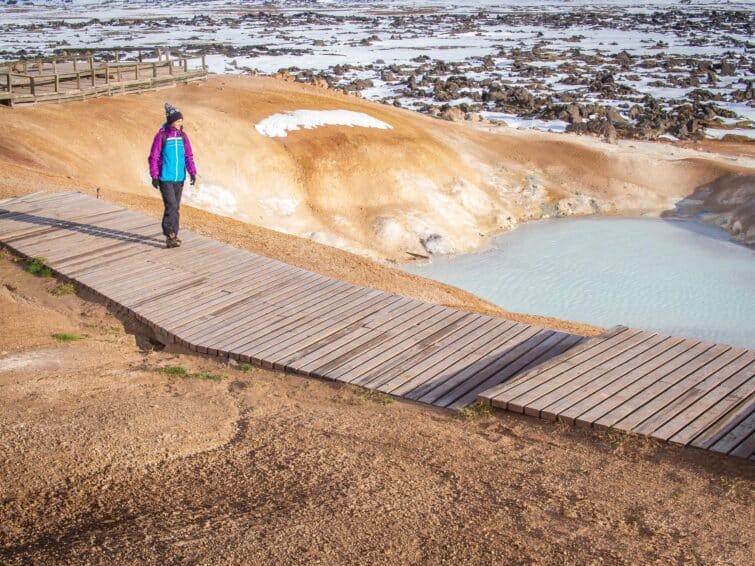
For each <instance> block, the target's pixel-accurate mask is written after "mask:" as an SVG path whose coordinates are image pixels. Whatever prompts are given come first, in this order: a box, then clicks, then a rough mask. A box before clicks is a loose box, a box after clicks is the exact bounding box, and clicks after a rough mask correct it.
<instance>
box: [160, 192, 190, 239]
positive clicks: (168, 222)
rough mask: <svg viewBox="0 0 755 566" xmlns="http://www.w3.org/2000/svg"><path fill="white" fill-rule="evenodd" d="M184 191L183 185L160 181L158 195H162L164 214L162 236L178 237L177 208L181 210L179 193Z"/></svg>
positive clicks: (178, 216) (178, 213)
mask: <svg viewBox="0 0 755 566" xmlns="http://www.w3.org/2000/svg"><path fill="white" fill-rule="evenodd" d="M183 190H184V183H183V181H181V182H180V183H169V182H168V181H160V194H162V195H163V204H164V205H165V212H164V213H163V234H165V235H166V236H168V235H170V234H173V235H175V236H178V221H179V218H180V212H179V208H181V193H182V192H183Z"/></svg>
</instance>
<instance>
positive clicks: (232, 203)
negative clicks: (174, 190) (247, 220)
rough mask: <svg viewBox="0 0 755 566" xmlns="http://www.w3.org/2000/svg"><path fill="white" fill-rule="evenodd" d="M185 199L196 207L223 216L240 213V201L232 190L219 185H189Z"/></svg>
mask: <svg viewBox="0 0 755 566" xmlns="http://www.w3.org/2000/svg"><path fill="white" fill-rule="evenodd" d="M184 200H185V201H186V203H187V204H190V205H191V206H193V207H195V208H201V209H203V210H207V211H209V212H212V213H213V214H221V215H223V216H233V215H236V216H238V215H239V201H238V199H237V198H236V195H234V194H233V193H232V192H231V191H229V190H228V189H225V188H223V187H221V186H218V185H207V184H204V183H203V184H201V185H196V186H194V187H192V186H189V187H188V189H187V190H186V192H185V193H184Z"/></svg>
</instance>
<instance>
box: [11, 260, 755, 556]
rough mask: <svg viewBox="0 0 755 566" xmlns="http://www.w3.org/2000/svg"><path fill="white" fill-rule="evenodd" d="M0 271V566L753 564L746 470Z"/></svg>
mask: <svg viewBox="0 0 755 566" xmlns="http://www.w3.org/2000/svg"><path fill="white" fill-rule="evenodd" d="M0 280H1V281H2V287H0V312H2V313H3V316H2V317H0V340H1V342H0V349H2V350H3V357H2V358H0V391H2V394H0V494H2V496H1V497H0V517H2V521H0V562H2V563H5V564H21V563H28V562H35V563H52V562H84V561H85V562H90V563H112V562H113V561H117V562H128V563H137V562H138V563H145V562H146V563H154V562H165V561H168V562H179V561H180V562H184V561H192V562H202V563H221V562H223V563H227V562H243V563H254V564H262V563H265V564H269V563H286V564H291V563H313V562H320V563H328V564H340V563H343V564H345V563H383V564H406V563H409V562H412V563H417V562H422V563H493V562H495V563H508V564H532V563H544V564H574V563H585V564H586V563H612V564H615V563H626V564H637V563H670V562H676V563H694V564H704V563H705V564H714V563H715V564H748V563H749V562H750V559H751V557H752V553H753V541H752V537H751V536H750V534H749V533H751V532H752V531H753V528H755V517H754V516H753V509H754V508H755V507H754V506H753V503H754V502H755V500H754V498H753V487H754V486H755V474H754V473H753V472H754V468H753V466H752V464H751V463H749V462H743V461H739V460H735V459H730V458H723V457H719V456H716V455H713V454H707V453H703V452H700V451H695V450H682V449H679V448H675V447H671V446H661V445H657V444H655V443H653V442H650V441H645V440H641V439H635V438H631V437H627V436H624V435H613V434H601V433H597V432H592V431H584V430H577V429H573V428H570V427H566V426H562V425H558V424H552V423H546V422H542V421H538V420H537V419H529V418H524V417H521V416H516V415H511V414H504V413H500V414H492V415H491V414H486V413H481V412H477V413H471V414H469V415H466V416H465V415H462V414H457V413H450V412H446V411H438V410H434V409H432V408H428V407H424V406H419V405H415V404H411V403H407V402H402V401H396V402H391V400H390V399H387V398H385V397H383V396H374V395H369V394H366V393H365V392H364V391H360V390H355V389H352V388H348V387H342V386H340V385H336V384H331V383H327V382H322V381H318V380H312V379H306V378H299V377H295V376H286V377H283V376H282V375H281V374H276V373H273V372H269V371H264V370H259V369H252V370H249V371H242V369H244V368H240V367H239V366H229V365H225V364H222V363H220V362H218V361H215V360H210V359H205V358H201V357H197V356H189V355H185V354H178V353H170V352H166V351H156V350H155V349H154V348H153V347H152V346H151V344H150V342H149V341H148V340H147V339H146V338H145V337H144V336H143V335H142V333H141V332H142V331H141V329H140V328H139V327H138V326H136V325H134V324H133V323H130V322H129V321H127V320H125V321H124V320H120V319H118V318H116V317H114V316H113V315H111V314H110V313H108V312H107V311H106V310H105V308H104V307H102V306H100V305H98V304H96V303H94V302H91V301H87V300H85V297H79V296H75V295H68V296H62V297H56V296H53V295H52V294H51V293H50V291H51V290H53V289H54V288H55V287H56V286H57V282H56V281H55V280H52V279H40V278H36V277H33V276H31V275H29V274H28V273H26V272H24V271H23V270H22V269H21V268H20V265H19V264H18V263H16V262H15V261H13V259H12V258H10V257H9V256H7V255H4V256H3V258H2V259H0ZM64 331H65V332H71V333H77V334H79V335H82V336H83V335H86V337H85V338H84V339H83V340H81V341H77V342H72V343H68V344H61V343H58V342H56V341H55V340H53V339H52V338H51V334H52V333H55V332H64ZM176 366H180V367H183V368H185V369H186V370H187V371H188V372H190V373H195V372H201V371H204V372H209V373H210V374H213V375H218V376H222V378H221V379H219V380H217V381H214V380H210V379H201V378H199V377H196V376H191V377H178V376H174V375H168V374H166V373H165V372H164V371H161V368H166V367H176ZM748 557H750V558H748Z"/></svg>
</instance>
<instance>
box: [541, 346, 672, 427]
mask: <svg viewBox="0 0 755 566" xmlns="http://www.w3.org/2000/svg"><path fill="white" fill-rule="evenodd" d="M682 340H683V339H682V338H678V339H676V340H674V339H670V338H669V337H667V336H662V335H658V334H652V333H640V334H638V335H637V336H635V337H634V338H632V340H631V341H627V342H625V343H623V344H622V345H621V347H622V349H623V350H624V351H623V352H619V355H612V353H609V352H603V353H602V354H601V355H600V356H599V357H600V358H602V359H604V360H605V361H603V362H601V363H599V364H598V365H597V366H595V367H593V368H592V369H590V370H588V371H586V372H583V373H581V374H579V375H577V377H576V378H575V379H572V380H570V381H566V382H564V383H563V384H562V385H561V386H559V387H556V389H554V390H552V391H551V392H550V393H548V394H546V395H545V396H543V397H541V398H540V399H538V400H537V401H535V402H534V403H531V404H530V405H529V407H530V408H537V410H538V411H539V412H540V416H541V418H544V419H550V420H555V419H556V417H557V416H559V415H560V413H561V412H562V411H566V410H568V408H569V407H571V406H572V405H573V404H575V403H578V402H579V401H582V400H583V399H584V398H585V397H587V396H589V395H590V394H591V393H592V392H593V391H594V390H595V389H596V388H600V387H605V386H606V385H608V384H610V383H612V382H613V381H614V380H615V379H622V378H623V377H624V376H625V375H627V374H628V373H630V372H631V371H632V370H634V369H636V368H638V367H641V366H644V365H645V363H646V362H648V361H652V360H653V359H655V358H657V356H659V355H660V354H662V353H663V352H665V351H666V350H668V349H669V348H671V347H673V346H674V345H676V344H678V343H679V342H681V341H682ZM627 345H629V347H628V348H626V346H627ZM651 369H652V368H651ZM577 371H579V368H577Z"/></svg>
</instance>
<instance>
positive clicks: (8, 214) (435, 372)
mask: <svg viewBox="0 0 755 566" xmlns="http://www.w3.org/2000/svg"><path fill="white" fill-rule="evenodd" d="M181 238H182V240H183V245H182V246H181V247H180V248H177V249H165V247H164V238H163V236H162V234H161V230H160V224H159V222H158V221H156V220H155V219H153V218H149V217H147V216H144V215H143V214H138V213H135V212H131V211H128V210H125V209H123V208H120V207H117V206H114V205H112V204H110V203H107V202H105V201H101V200H97V199H94V198H92V197H89V196H86V195H83V194H80V193H54V194H46V193H37V194H31V195H26V196H23V197H19V198H16V199H12V200H10V201H6V202H4V203H0V242H2V243H3V244H5V245H6V246H8V247H9V248H11V249H13V250H15V251H17V252H19V253H21V254H23V255H25V256H29V257H43V258H44V259H45V261H46V264H47V265H48V266H49V267H51V268H52V269H53V270H54V271H56V272H57V273H58V274H60V275H62V276H64V277H66V278H68V279H70V280H72V281H75V282H76V283H77V284H78V285H79V286H82V287H85V288H88V289H90V290H92V291H94V292H96V293H97V294H99V295H100V296H102V297H104V298H105V299H107V300H108V301H109V302H110V303H111V304H112V305H113V306H115V307H118V308H123V309H125V310H126V311H128V312H130V313H133V314H134V315H135V316H136V317H137V318H138V319H139V320H141V321H142V322H144V323H146V324H148V325H149V326H150V327H151V328H153V329H154V330H155V331H156V332H157V334H158V336H160V337H161V338H162V339H164V340H167V341H175V342H176V343H178V344H180V345H183V346H185V347H187V348H189V349H191V350H193V351H196V352H199V353H203V354H210V355H216V356H228V357H231V358H234V359H237V360H240V361H242V362H251V363H256V364H259V365H262V366H265V367H269V368H276V369H281V370H285V371H288V372H295V373H299V374H303V375H310V376H316V377H322V378H326V379H332V380H337V381H341V382H348V383H351V384H355V385H359V386H362V387H366V388H369V389H373V390H378V391H382V392H385V393H388V394H391V395H395V396H400V397H404V398H407V399H413V400H417V401H420V402H424V403H430V404H433V405H437V406H441V407H451V408H456V407H463V406H465V405H468V404H470V403H473V402H475V400H476V398H477V394H478V393H480V392H481V391H484V390H485V389H488V388H490V387H492V386H494V385H497V384H498V383H501V382H503V381H505V380H506V379H508V378H510V377H511V376H512V375H515V374H516V373H517V372H519V371H522V370H525V369H528V368H530V367H533V366H534V365H536V364H538V363H541V362H543V361H545V360H547V359H549V358H551V357H553V356H555V355H558V354H560V353H561V352H563V351H565V350H567V349H568V348H570V347H572V346H574V345H575V344H578V343H579V342H581V341H582V340H583V339H584V338H583V337H582V336H577V335H572V334H567V333H563V332H556V331H554V330H549V329H546V328H541V327H536V326H529V325H526V324H520V323H515V322H511V321H507V320H503V319H500V318H492V317H488V316H483V315H480V314H473V313H469V312H464V311H459V310H455V309H452V308H448V307H442V306H438V305H434V304H430V303H425V302H422V301H417V300H414V299H409V298H406V297H401V296H398V295H394V294H391V293H386V292H383V291H378V290H375V289H370V288H365V287H360V286H358V285H352V284H349V283H345V282H343V281H338V280H336V279H331V278H329V277H326V276H323V275H319V274H317V273H312V272H309V271H305V270H303V269H299V268H296V267H294V266H291V265H289V264H286V263H283V262H280V261H276V260H274V259H270V258H267V257H263V256H259V255H255V254H253V253H250V252H248V251H244V250H239V249H237V248H234V247H232V246H229V245H226V244H222V243H220V242H217V241H215V240H211V239H209V238H205V237H202V236H199V235H197V234H194V233H192V232H189V231H182V232H181Z"/></svg>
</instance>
